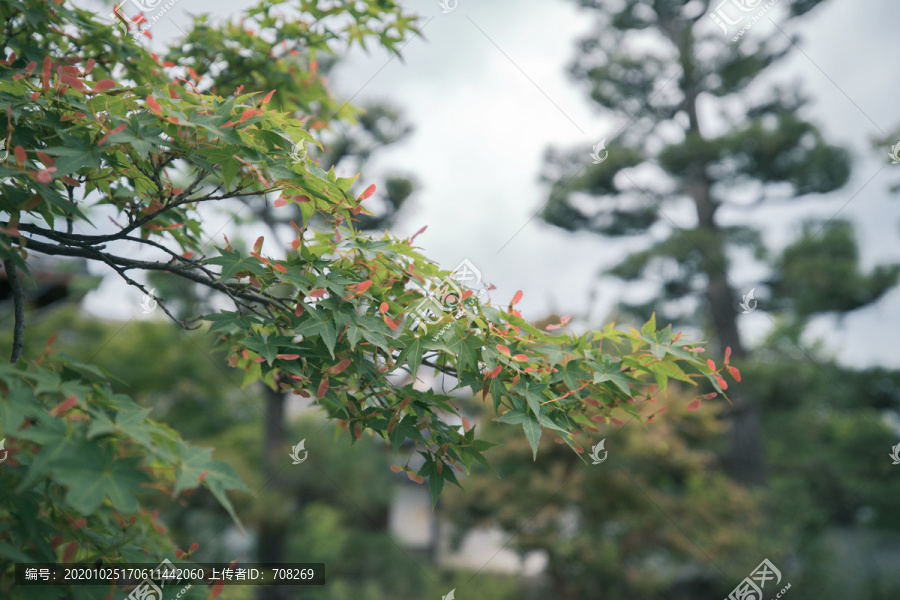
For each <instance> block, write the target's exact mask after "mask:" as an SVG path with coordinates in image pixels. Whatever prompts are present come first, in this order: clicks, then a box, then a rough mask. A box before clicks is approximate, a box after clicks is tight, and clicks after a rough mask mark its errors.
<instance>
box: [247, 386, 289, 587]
mask: <svg viewBox="0 0 900 600" xmlns="http://www.w3.org/2000/svg"><path fill="white" fill-rule="evenodd" d="M264 390H265V397H266V414H265V417H264V418H263V427H264V431H263V436H264V437H263V464H262V470H263V480H264V481H268V482H269V484H268V486H267V488H268V489H269V490H272V491H276V490H280V489H281V488H282V487H283V482H282V481H281V479H280V478H279V477H278V476H277V474H278V472H279V471H280V469H279V468H278V465H283V464H284V461H286V460H287V459H288V457H287V453H286V452H285V450H284V447H285V444H284V429H283V423H284V404H285V395H284V394H283V393H282V392H281V391H275V390H272V389H271V388H269V387H268V386H265V387H264ZM284 546H285V527H284V523H281V522H277V521H269V520H266V519H263V521H262V523H261V524H260V529H259V540H258V546H257V554H258V556H259V562H261V563H266V564H278V563H282V562H284ZM288 589H291V590H294V592H295V595H294V598H299V597H300V596H299V595H298V594H296V590H297V589H298V588H296V587H294V588H287V587H282V586H259V587H257V596H256V597H257V599H258V600H284V598H285V597H286V596H285V593H284V592H285V591H286V590H288Z"/></svg>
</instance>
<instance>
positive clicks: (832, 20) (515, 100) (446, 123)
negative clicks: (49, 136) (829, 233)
mask: <svg viewBox="0 0 900 600" xmlns="http://www.w3.org/2000/svg"><path fill="white" fill-rule="evenodd" d="M783 1H785V2H786V1H787V0H783ZM251 4H252V3H251V2H245V1H242V0H216V1H215V2H213V1H212V0H178V3H177V4H176V5H175V6H174V7H173V8H171V9H170V10H169V11H168V12H167V13H166V15H165V17H164V18H163V20H161V21H160V22H158V23H156V24H154V26H153V29H152V33H153V35H154V40H153V41H152V42H150V45H151V47H162V45H163V44H165V43H167V42H168V41H169V40H171V39H173V36H177V35H180V32H179V29H178V25H181V27H182V28H183V29H185V30H186V29H187V27H186V26H185V24H186V22H187V19H188V17H187V15H188V13H193V14H198V13H203V12H209V13H211V14H213V15H214V16H220V17H227V16H235V15H237V14H238V12H239V11H240V10H241V9H243V8H246V7H248V6H250V5H251ZM405 4H406V5H408V6H409V8H410V9H411V10H412V11H414V12H416V13H418V14H420V15H422V17H423V19H422V23H423V24H424V25H425V27H424V31H423V36H422V37H420V38H416V39H413V40H412V41H410V42H409V43H408V44H407V45H406V46H405V47H404V49H403V51H402V54H403V57H404V60H403V61H401V60H397V59H392V58H391V57H390V55H388V54H387V53H386V52H384V51H380V50H378V49H376V48H375V47H374V46H372V52H371V53H369V54H366V53H364V52H362V51H357V50H354V51H353V52H352V53H351V54H350V55H349V56H348V57H347V59H346V60H345V61H343V63H342V65H341V67H340V68H339V70H338V71H337V72H336V73H335V74H334V75H333V77H332V86H333V89H334V91H335V92H336V93H337V94H338V95H339V96H341V97H343V98H351V97H353V98H354V99H355V100H354V101H355V102H356V103H359V102H361V101H365V100H388V101H390V102H392V103H393V104H395V105H397V106H399V107H400V108H401V109H402V110H403V111H404V113H405V115H406V118H407V120H408V121H409V122H410V123H411V124H412V125H413V126H414V127H415V131H414V133H413V134H412V135H411V136H410V138H409V139H408V141H406V142H404V143H403V144H398V145H397V146H396V147H394V148H391V149H389V150H386V151H384V152H383V153H382V154H379V155H378V158H377V159H376V160H375V162H374V164H373V165H372V167H371V168H369V167H367V169H368V170H369V172H371V173H374V172H377V171H378V170H402V171H405V172H410V173H412V174H414V175H415V177H416V178H417V180H418V181H419V183H420V184H421V187H420V189H419V190H418V192H417V193H416V195H415V196H414V199H413V200H412V201H411V202H410V206H408V207H407V208H406V209H405V210H404V213H403V215H402V217H401V218H400V220H399V222H398V224H397V226H396V227H395V228H394V230H393V231H392V233H394V234H396V235H397V236H400V237H405V236H408V235H411V234H412V233H414V232H415V231H417V230H418V229H419V228H421V227H422V226H425V225H427V226H428V230H427V231H426V232H425V233H424V234H422V235H421V236H419V237H418V238H417V240H416V242H417V244H418V245H419V246H421V247H422V248H423V251H424V253H425V254H426V255H427V256H429V257H430V258H432V259H433V260H435V261H437V262H439V263H440V264H441V265H442V266H443V267H445V268H448V269H450V268H453V267H454V266H456V264H458V263H459V262H460V261H461V260H463V259H468V260H470V261H471V262H472V263H474V264H475V265H476V266H477V267H478V269H479V270H480V271H481V272H482V274H483V276H484V278H485V280H487V281H489V282H492V283H494V284H495V285H497V287H498V290H496V291H495V292H493V295H492V297H493V299H494V301H495V302H497V303H500V304H504V305H505V304H506V303H507V302H508V300H509V299H510V298H511V297H512V295H513V294H514V293H515V291H516V290H518V289H521V290H523V291H524V299H523V301H522V303H521V305H520V307H519V308H521V309H522V312H523V314H524V315H525V316H526V318H530V319H537V318H540V317H542V316H544V315H545V314H547V313H548V312H549V311H551V310H552V311H555V312H557V313H559V314H568V313H572V314H575V315H576V316H580V315H584V314H586V312H587V311H588V309H590V314H591V315H593V317H594V319H595V321H596V323H595V325H599V324H600V322H599V319H602V318H603V317H604V316H605V315H606V313H607V311H608V310H609V309H610V308H611V306H612V305H613V304H614V302H615V301H616V300H617V299H618V298H619V297H620V293H621V289H620V288H619V287H617V286H615V285H611V284H610V283H608V282H604V283H603V285H602V286H600V287H599V288H598V289H597V298H596V301H595V302H594V303H593V305H592V306H590V307H589V306H588V304H589V303H588V297H589V293H590V291H591V289H593V288H595V287H597V281H596V278H595V276H594V275H595V273H596V272H597V271H598V270H599V269H601V268H603V267H606V266H609V265H611V264H613V263H615V261H616V260H617V259H618V258H620V257H621V256H623V250H622V249H621V248H618V247H617V245H613V244H610V243H609V242H605V241H602V240H601V239H599V238H597V237H596V236H593V235H590V234H585V233H583V234H571V233H567V232H564V231H562V230H559V229H556V228H554V227H552V226H549V225H547V224H545V223H543V222H542V221H540V220H539V219H537V218H535V215H536V213H537V212H538V210H539V209H540V207H541V206H542V205H543V204H544V202H546V200H547V189H546V187H545V186H543V185H541V184H540V182H539V181H538V173H539V172H540V169H541V165H542V159H543V155H544V152H545V151H546V149H547V148H548V147H550V146H557V147H561V148H573V147H583V148H584V149H585V152H588V151H589V150H590V147H591V146H592V145H593V144H596V143H597V142H599V141H600V140H601V139H602V138H605V137H613V134H614V133H615V130H614V129H613V124H612V123H611V122H610V121H609V120H608V119H605V118H604V117H603V116H602V115H601V114H600V112H599V107H596V105H593V103H592V102H590V100H589V99H588V97H587V94H586V92H585V90H584V88H583V87H581V86H580V85H578V83H577V82H574V81H573V80H571V79H570V78H569V77H568V75H567V72H566V66H567V65H568V64H569V62H570V61H571V59H572V58H573V56H574V52H575V43H576V40H577V39H578V38H579V37H581V36H583V35H584V34H586V33H588V32H589V31H591V29H592V23H593V21H594V16H593V14H592V11H589V10H582V9H580V8H579V6H578V4H577V3H576V2H574V1H558V2H547V1H545V0H544V1H541V0H515V1H512V0H492V1H490V2H484V1H482V2H475V1H474V0H459V1H458V4H457V6H456V8H455V9H454V10H453V11H451V12H449V13H446V14H445V13H443V12H442V10H441V7H440V6H439V2H438V0H410V1H408V2H405ZM92 6H93V5H92ZM777 8H778V7H777V6H776V10H773V12H772V13H770V14H772V15H773V16H772V21H770V20H768V19H763V20H762V21H760V22H759V23H758V24H756V25H755V26H754V28H753V29H751V30H750V31H748V32H747V34H746V35H748V36H760V37H762V36H764V35H768V34H770V33H771V32H773V31H777V28H776V23H777V24H778V26H780V27H782V28H783V29H784V31H785V32H787V33H788V34H791V35H794V34H796V35H799V38H800V41H799V48H800V50H799V51H795V52H794V54H793V55H792V57H791V58H790V59H789V60H788V61H786V62H785V64H784V65H783V66H782V67H780V68H779V69H778V71H777V73H774V74H773V76H772V79H771V80H772V81H773V82H774V81H782V82H788V83H790V82H794V81H797V80H799V81H800V82H802V84H803V89H804V90H805V92H806V93H807V94H808V95H809V96H810V97H811V99H812V103H811V105H810V106H808V107H807V108H806V109H805V110H806V114H805V116H807V117H809V118H812V119H813V121H814V122H815V123H816V124H818V125H819V126H820V127H821V128H822V130H823V132H824V134H825V137H826V139H827V140H828V141H830V142H831V143H834V144H837V145H840V146H843V147H845V148H847V149H848V150H850V151H851V153H852V154H853V156H854V157H855V158H854V172H853V176H852V179H851V181H850V183H849V184H848V185H847V186H846V187H844V188H843V189H842V190H840V191H838V192H836V193H833V194H829V195H827V196H821V197H815V198H810V199H808V200H805V201H803V202H799V203H797V205H796V206H794V207H791V208H780V209H772V210H766V211H754V212H753V213H752V214H750V213H748V212H747V211H741V212H738V211H731V212H729V211H726V210H723V211H721V213H720V216H721V218H722V219H723V222H726V221H727V222H738V221H741V222H748V221H749V222H750V223H755V224H759V225H762V226H763V227H764V231H765V236H766V239H767V240H768V241H770V242H771V243H772V244H773V245H774V246H775V247H776V248H780V247H782V246H783V245H785V244H786V243H788V242H789V241H790V240H791V239H792V237H793V236H795V235H796V234H797V232H798V230H799V226H800V224H801V222H802V220H803V219H804V218H809V217H813V216H818V217H821V218H823V219H828V218H830V217H832V216H834V215H835V214H837V213H839V216H840V217H841V218H846V219H850V220H852V221H854V222H855V223H856V224H857V225H858V232H859V237H860V239H861V242H862V254H863V260H864V265H865V266H866V267H868V268H870V267H871V266H872V265H874V264H878V263H882V262H900V244H898V239H900V228H898V224H900V197H892V196H891V195H890V194H889V193H888V188H889V187H890V186H891V185H892V184H895V183H897V182H900V165H890V164H887V165H886V158H887V152H888V150H889V148H888V147H885V148H884V149H883V150H881V149H879V150H877V151H874V150H872V149H871V147H870V146H871V140H872V139H873V138H875V137H883V136H884V135H886V134H888V133H890V132H891V131H894V130H896V129H897V128H898V127H900V113H898V112H897V110H896V99H897V98H898V94H900V79H898V78H897V77H896V69H895V68H893V59H894V58H895V57H896V56H897V50H898V44H900V42H898V40H897V36H896V31H895V27H894V26H893V24H896V23H898V22H900V3H897V2H896V1H892V0H876V1H873V2H867V3H866V4H865V8H866V10H861V6H860V4H859V3H856V2H850V1H848V0H844V1H841V0H833V1H832V2H828V3H827V5H826V6H825V7H824V8H821V9H818V10H817V11H815V12H814V13H813V15H812V16H810V17H807V18H804V19H800V20H797V21H796V22H794V23H791V24H788V25H786V24H785V23H783V22H780V21H779V16H780V13H778V12H777ZM773 21H774V22H773ZM710 25H711V27H713V28H714V27H715V25H714V24H712V23H711V22H710ZM344 175H348V174H344ZM349 175H352V174H349ZM851 198H852V200H851ZM848 201H849V203H848ZM839 211H840V212H839ZM686 216H687V215H686ZM675 218H676V219H677V218H678V215H675ZM686 223H687V224H690V219H689V218H688V220H687V221H686ZM245 237H248V238H249V237H250V236H245ZM759 275H760V274H759V273H757V272H752V271H749V270H747V271H745V272H736V273H734V274H732V279H733V281H735V283H736V284H737V285H738V286H742V285H745V284H746V285H747V289H749V286H751V285H753V281H754V277H756V276H759ZM743 291H744V292H745V291H746V289H744V290H743ZM109 294H113V295H114V297H121V298H127V299H128V300H123V301H122V302H120V303H116V306H112V307H111V306H110V302H109V299H110V296H109ZM132 300H133V302H132ZM139 301H140V294H139V292H137V291H135V290H133V289H132V290H126V289H125V287H124V286H123V285H122V284H120V283H119V282H117V281H112V278H110V281H109V282H107V283H106V284H104V286H103V287H102V289H101V290H100V291H99V292H97V293H94V294H92V295H91V296H89V298H88V301H87V305H88V307H89V309H91V310H92V311H93V312H96V313H97V314H102V315H103V316H107V317H109V316H115V317H119V318H130V317H133V316H135V311H137V312H138V313H139V312H140V311H139V309H138V302H139ZM760 307H761V308H764V303H763V304H761V305H760ZM156 312H159V311H156ZM858 313H859V314H851V315H850V316H848V318H846V319H845V320H844V322H843V323H842V324H840V325H839V324H838V323H836V322H835V320H834V319H830V318H822V319H820V320H819V321H817V322H816V323H815V326H814V328H813V333H815V334H816V335H825V336H827V339H828V340H829V342H830V344H829V346H830V347H832V348H834V350H835V353H836V355H837V356H838V357H839V358H840V360H841V361H842V362H844V363H847V364H853V365H858V366H865V365H872V364H884V365H890V366H897V367H900V351H898V350H897V349H896V346H895V344H893V343H891V341H892V340H894V339H897V338H898V337H900V319H898V318H897V315H898V314H900V289H896V290H894V291H893V292H892V293H891V294H889V295H888V296H886V297H885V298H883V299H882V300H881V301H880V302H878V303H877V304H876V305H874V306H872V307H871V308H869V309H866V310H865V311H858ZM740 323H741V327H742V330H743V331H744V332H745V333H746V334H747V335H748V336H749V338H750V339H751V340H753V339H758V337H759V335H760V334H762V333H763V332H765V331H766V330H767V329H768V327H769V326H770V324H771V321H770V319H769V318H768V316H767V315H766V314H764V312H763V311H757V312H754V313H752V314H750V315H746V316H742V317H741V322H740Z"/></svg>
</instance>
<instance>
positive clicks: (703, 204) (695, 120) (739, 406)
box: [679, 28, 766, 485]
mask: <svg viewBox="0 0 900 600" xmlns="http://www.w3.org/2000/svg"><path fill="white" fill-rule="evenodd" d="M684 36H685V37H683V38H682V39H681V44H679V46H680V51H681V65H682V68H683V69H684V75H683V78H682V81H681V89H682V91H683V92H684V95H685V110H686V111H687V115H688V121H689V123H690V124H689V126H688V130H687V132H686V133H687V135H688V136H697V137H702V133H701V131H700V120H699V116H698V113H697V96H698V92H697V86H696V83H695V81H694V65H693V61H692V58H691V57H692V55H693V51H694V43H693V39H692V38H691V35H690V29H689V28H688V29H687V31H686V32H685V33H684ZM708 166H709V165H708V162H707V160H705V159H703V158H697V159H696V160H695V162H694V163H693V164H692V165H691V166H690V167H689V168H688V172H687V174H686V185H685V192H686V193H687V194H688V196H690V197H691V198H692V199H693V200H694V205H695V206H696V208H697V218H698V220H699V225H698V228H699V229H700V230H706V232H708V233H709V234H711V235H704V236H702V239H704V240H706V239H713V240H715V241H714V242H713V243H712V244H710V245H706V247H704V248H702V250H703V252H704V253H705V254H706V256H705V258H704V261H703V264H704V265H705V268H704V269H703V270H704V271H705V272H706V275H707V278H708V283H707V288H706V301H707V305H708V307H709V311H710V317H711V321H712V323H711V324H712V327H713V333H714V336H715V337H714V338H713V339H711V340H710V341H715V342H716V345H717V346H718V347H719V349H720V350H721V352H720V355H721V353H723V352H724V350H725V348H727V347H731V355H732V357H733V358H735V359H737V360H738V361H740V359H742V358H744V357H745V356H746V352H745V350H744V346H743V344H742V343H741V338H740V334H739V332H738V328H737V310H736V307H735V302H736V300H735V293H734V290H733V289H732V288H731V286H730V285H729V283H728V273H727V269H728V263H727V257H726V256H725V244H724V241H723V238H722V234H721V231H720V230H719V228H718V227H717V226H716V223H715V213H716V208H717V205H716V203H715V202H714V201H713V198H712V181H711V180H710V178H709V174H708V171H707V169H708ZM729 397H730V399H731V402H732V404H733V406H734V408H733V410H732V411H731V420H732V427H731V435H730V440H729V449H728V452H727V455H726V457H725V465H726V468H727V469H728V471H729V473H730V475H731V476H732V478H733V479H734V480H736V481H738V482H739V483H742V484H744V485H763V484H765V481H766V469H765V460H764V456H763V445H762V432H761V429H760V420H759V411H758V409H757V407H756V403H755V402H754V401H753V398H751V397H750V396H749V395H748V394H747V393H746V392H743V391H735V392H734V393H732V394H731V395H730V396H729Z"/></svg>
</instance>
